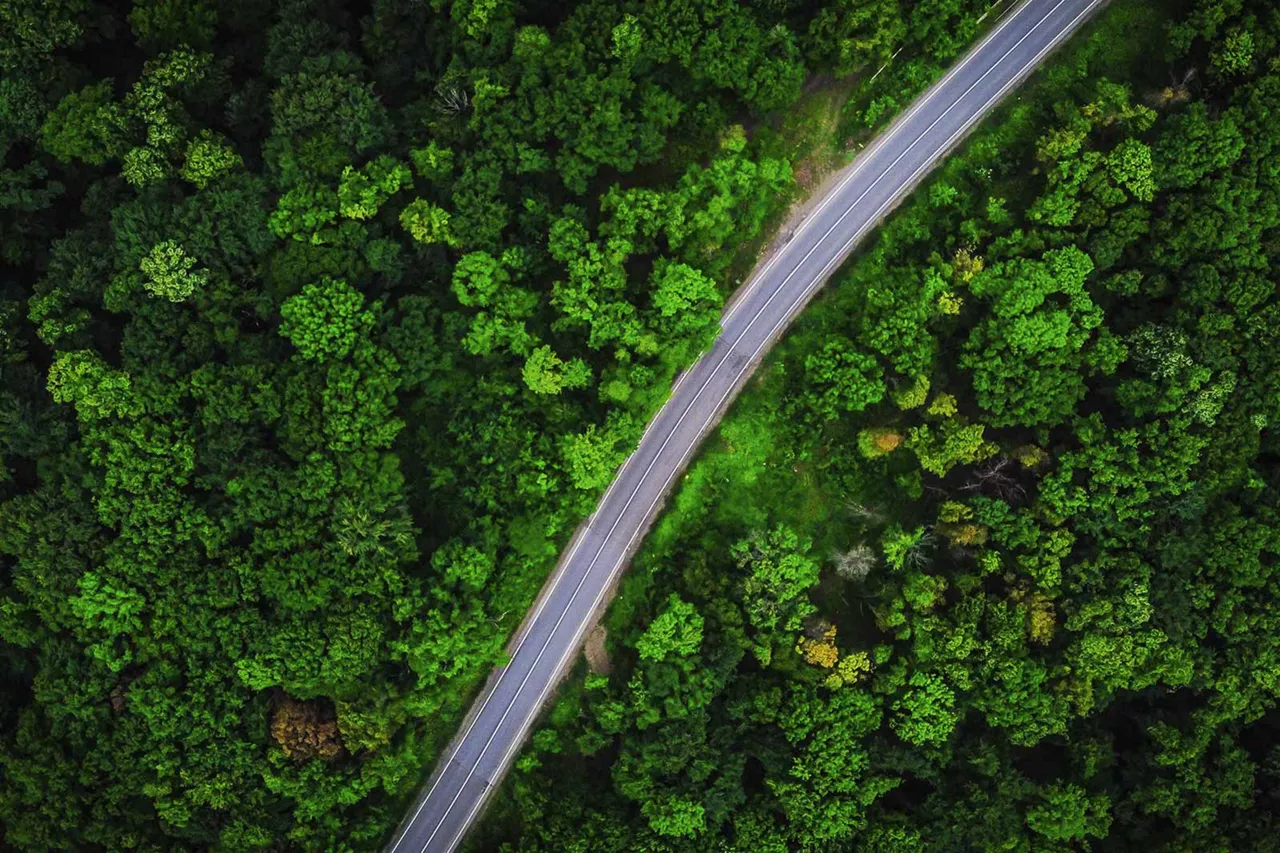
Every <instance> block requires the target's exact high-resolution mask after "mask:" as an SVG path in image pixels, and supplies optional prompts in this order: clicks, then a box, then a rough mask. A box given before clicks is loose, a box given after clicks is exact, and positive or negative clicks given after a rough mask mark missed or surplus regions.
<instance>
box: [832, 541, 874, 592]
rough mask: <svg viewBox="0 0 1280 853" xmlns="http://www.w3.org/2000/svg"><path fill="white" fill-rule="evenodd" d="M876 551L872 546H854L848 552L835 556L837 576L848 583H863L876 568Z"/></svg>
mask: <svg viewBox="0 0 1280 853" xmlns="http://www.w3.org/2000/svg"><path fill="white" fill-rule="evenodd" d="M878 559H879V558H878V557H877V556H876V549H874V548H872V547H871V546H870V545H866V544H863V545H854V546H853V547H852V548H850V549H849V550H848V551H845V552H844V553H842V554H836V555H835V564H836V574H837V575H839V576H840V577H842V578H844V579H845V580H847V581H853V582H855V583H861V582H862V581H864V580H866V578H867V575H869V574H871V570H872V569H874V568H875V567H876V562H877V561H878Z"/></svg>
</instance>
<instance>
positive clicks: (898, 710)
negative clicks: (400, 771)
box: [476, 0, 1280, 853]
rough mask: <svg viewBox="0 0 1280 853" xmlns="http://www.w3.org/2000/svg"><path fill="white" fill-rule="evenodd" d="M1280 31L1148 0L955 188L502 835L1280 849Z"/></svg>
mask: <svg viewBox="0 0 1280 853" xmlns="http://www.w3.org/2000/svg"><path fill="white" fill-rule="evenodd" d="M1278 47H1280V11H1277V9H1276V8H1275V6H1274V4H1273V3H1270V2H1265V0H1257V2H1250V1H1249V0H1196V2H1189V3H1180V2H1170V3H1150V2H1146V0H1134V2H1124V0H1120V2H1115V3H1112V4H1111V5H1110V6H1109V8H1108V9H1107V10H1106V11H1105V12H1104V13H1102V15H1101V16H1100V18H1099V20H1098V21H1097V23H1096V25H1094V26H1093V27H1092V28H1091V29H1090V30H1089V31H1087V33H1086V34H1085V35H1083V36H1082V37H1081V38H1079V39H1077V40H1076V41H1075V42H1073V44H1072V45H1071V46H1070V47H1069V48H1068V49H1067V50H1065V51H1064V52H1063V53H1062V54H1061V55H1059V56H1057V57H1055V58H1054V59H1052V60H1051V61H1050V63H1049V65H1048V67H1047V68H1046V69H1045V71H1044V72H1043V73H1042V74H1041V75H1039V76H1038V77H1037V78H1036V79H1035V80H1034V81H1033V83H1032V85H1031V86H1030V88H1029V89H1028V90H1027V91H1025V92H1024V93H1023V94H1022V96H1021V97H1020V98H1018V99H1016V101H1015V102H1012V103H1009V104H1007V105H1006V106H1005V107H1004V108H1003V109H1002V110H1000V111H999V112H998V113H997V115H996V116H994V117H993V119H992V120H991V121H989V122H987V124H986V125H985V126H984V127H983V128H982V129H981V130H980V131H979V132H978V133H977V134H975V136H974V137H973V138H972V139H971V140H970V142H969V143H968V144H967V145H966V146H965V147H964V148H963V149H961V151H960V152H959V153H958V154H957V155H956V156H955V157H953V158H952V159H950V160H949V161H948V162H947V164H945V165H944V166H943V168H942V169H940V170H939V173H938V174H936V175H935V176H934V177H932V178H931V179H930V180H929V181H928V182H927V183H926V184H925V185H924V186H922V187H921V188H920V189H919V190H918V191H917V192H916V193H915V194H914V195H913V197H912V199H911V200H910V201H909V203H907V204H906V205H904V207H903V208H902V209H900V210H899V211H898V212H897V213H896V214H895V215H894V216H893V217H891V218H890V220H889V221H888V222H887V223H886V224H885V226H884V227H883V228H882V229H881V231H880V233H879V234H878V235H877V236H876V237H875V238H874V239H873V240H872V241H871V242H870V243H869V244H868V245H867V246H866V247H865V248H864V251H863V252H862V253H861V254H860V255H859V256H858V257H856V258H854V259H853V261H851V262H850V263H849V264H847V265H846V267H845V269H844V270H843V271H842V272H841V273H839V274H838V275H837V277H836V280H835V281H834V282H833V284H832V286H831V287H830V288H829V289H828V290H827V291H826V293H824V294H823V295H822V296H821V297H820V298H819V299H818V300H816V301H815V303H814V304H813V305H812V306H810V308H809V309H808V310H807V311H806V312H805V314H804V315H803V316H802V317H801V318H800V320H799V321H798V323H797V326H796V328H795V329H794V330H793V332H792V333H791V334H790V336H789V337H788V338H787V339H786V340H785V341H784V342H783V343H782V344H781V346H780V348H779V351H778V352H777V353H775V354H774V356H773V357H772V358H771V359H770V361H769V362H768V363H767V364H766V365H765V366H764V367H762V368H761V371H760V377H759V379H758V381H757V382H755V383H753V384H752V386H750V388H749V389H748V391H747V392H745V394H744V396H743V399H741V400H740V401H739V403H738V406H737V408H736V409H735V410H734V411H733V412H732V413H731V414H730V416H729V417H728V418H727V419H726V420H725V421H724V422H723V423H722V424H721V426H720V429H719V433H718V435H717V437H716V438H715V439H714V441H713V442H712V443H711V446H710V447H709V448H708V450H707V451H706V452H705V453H704V455H703V457H702V458H701V460H700V461H699V462H698V463H697V464H696V465H695V466H694V468H693V469H692V470H691V471H690V473H689V475H688V477H687V478H686V479H685V480H684V483H683V486H682V488H681V490H680V491H679V492H678V493H677V494H676V495H675V497H674V498H673V501H672V507H671V508H670V509H669V510H668V513H667V515H666V516H665V518H664V519H663V520H662V521H661V522H660V523H659V525H658V526H657V528H656V529H655V530H654V532H653V533H652V534H651V536H650V540H649V543H648V545H647V547H646V549H645V551H644V552H643V553H642V554H641V555H640V556H639V558H638V559H637V561H636V565H635V566H634V567H633V569H632V571H631V574H630V575H629V576H628V577H627V579H626V581H625V582H624V584H623V587H622V589H621V591H620V592H619V595H618V598H617V599H616V600H615V602H614V604H613V607H612V609H611V611H610V613H609V614H608V617H607V619H606V627H607V629H608V635H609V644H608V648H607V650H608V653H609V654H608V666H607V668H606V667H601V666H599V665H596V666H595V667H594V668H592V669H591V670H588V671H580V672H579V674H578V677H577V678H576V679H575V680H573V681H572V682H571V683H570V685H569V686H568V687H567V688H566V689H565V690H564V691H563V693H562V695H561V697H560V698H559V700H558V702H557V704H556V705H555V707H554V708H553V709H552V710H551V712H550V714H549V715H548V719H547V720H546V721H545V723H544V725H543V727H542V728H541V729H540V730H539V731H538V732H537V733H536V734H535V735H534V736H533V738H532V742H531V746H530V748H529V749H527V750H526V754H525V755H524V757H523V758H522V759H521V762H520V765H519V767H518V768H517V770H516V771H515V772H514V773H513V775H512V777H511V778H510V779H509V780H508V783H507V785H506V787H505V788H504V790H503V794H502V796H501V799H500V801H499V802H500V805H499V806H498V807H497V808H495V809H494V810H493V812H492V814H491V818H490V820H489V822H488V823H487V824H486V825H485V826H484V827H482V830H483V836H482V838H481V839H478V840H477V843H476V849H502V850H508V851H517V850H519V851H541V850H546V851H566V850H567V851H584V853H585V851H596V850H680V851H684V850H688V851H702V850H732V851H742V852H743V853H747V851H752V853H754V851H787V850H823V851H827V850H851V851H859V853H889V852H890V851H893V853H902V851H933V850H945V851H976V850H982V851H985V850H1014V851H1039V850H1055V851H1059V850H1061V851H1067V850H1116V851H1131V850H1162V851H1197V853H1199V851H1223V853H1226V851H1242V850H1250V851H1254V850H1256V851H1272V850H1276V849H1278V848H1277V841H1276V838H1277V829H1280V814H1278V813H1277V799H1276V794H1277V790H1280V712H1278V710H1277V702H1278V700H1280V681H1278V680H1277V677H1276V676H1277V672H1280V670H1278V669H1277V666H1278V665H1280V610H1278V609H1277V604H1276V602H1277V600H1278V597H1280V576H1278V575H1277V568H1278V567H1280V431H1278V427H1280V361H1278V360H1277V359H1278V356H1280V347H1278V346H1277V344H1278V343H1280V339H1278V337H1277V336H1278V334H1280V332H1278V330H1280V301H1277V282H1278V281H1280V276H1278V272H1280V171H1278V170H1277V167H1276V164H1277V163H1280V50H1278ZM584 669H585V667H584ZM606 669H607V671H606ZM605 779H607V780H608V782H607V784H606V783H605V782H604V781H603V780H605Z"/></svg>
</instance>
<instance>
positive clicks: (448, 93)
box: [435, 83, 471, 116]
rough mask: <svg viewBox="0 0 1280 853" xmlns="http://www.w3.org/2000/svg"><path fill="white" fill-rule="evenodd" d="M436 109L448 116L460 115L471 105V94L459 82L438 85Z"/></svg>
mask: <svg viewBox="0 0 1280 853" xmlns="http://www.w3.org/2000/svg"><path fill="white" fill-rule="evenodd" d="M435 106H436V111H437V112H439V113H442V114H443V115H447V116H456V115H460V114H461V113H463V112H466V110H467V107H469V106H471V96H470V95H468V94H467V90H466V89H464V88H462V87H461V86H459V85H458V84H457V83H441V84H440V85H439V86H436V105H435Z"/></svg>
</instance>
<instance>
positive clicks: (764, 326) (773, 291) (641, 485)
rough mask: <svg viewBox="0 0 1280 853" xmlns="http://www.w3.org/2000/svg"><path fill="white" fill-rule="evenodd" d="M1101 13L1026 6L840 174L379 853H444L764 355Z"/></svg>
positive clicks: (664, 422) (619, 483)
mask: <svg viewBox="0 0 1280 853" xmlns="http://www.w3.org/2000/svg"><path fill="white" fill-rule="evenodd" d="M1103 2H1104V0H1025V2H1024V3H1023V4H1022V5H1020V6H1019V7H1017V8H1016V9H1014V10H1013V11H1012V12H1010V13H1009V14H1007V15H1006V17H1005V18H1004V19H1003V20H1002V21H1001V22H1000V23H999V24H998V25H996V26H995V27H994V28H993V29H992V30H991V32H990V33H989V34H988V35H987V36H986V37H985V38H984V39H983V40H982V41H981V42H979V43H978V44H977V45H976V46H975V47H974V48H973V49H972V50H971V51H970V52H969V53H968V54H967V55H966V56H965V57H964V58H963V59H962V60H960V62H959V63H958V64H957V65H956V66H955V67H954V68H952V70H951V71H950V72H948V74H947V75H946V76H945V77H944V78H943V79H942V80H940V81H938V83H936V84H935V85H934V86H933V87H932V88H931V89H929V91H927V92H926V93H925V94H924V95H922V96H921V97H920V99H919V100H917V101H916V102H915V103H914V104H913V105H912V106H911V107H910V109H909V110H908V111H907V112H906V113H905V114H903V115H902V116H901V117H900V118H899V119H898V120H897V121H895V122H894V123H893V125H891V126H890V127H889V128H888V129H887V130H886V131H885V132H884V133H883V134H881V135H880V136H879V137H878V138H877V140H876V142H875V143H874V144H873V145H872V146H871V147H869V148H868V149H867V150H866V151H864V152H863V153H862V154H861V155H860V156H859V157H858V158H857V159H856V160H855V161H854V162H853V163H852V164H850V166H849V167H848V168H847V170H846V172H845V174H844V175H843V177H842V178H841V179H840V180H839V181H838V182H837V183H836V184H835V185H834V186H833V188H832V189H831V191H830V192H829V194H828V195H827V197H826V198H825V199H824V200H823V202H822V203H821V204H820V205H818V206H817V208H815V209H814V210H813V211H812V212H811V213H810V214H809V215H808V217H807V218H806V219H805V221H804V223H803V224H802V225H801V226H800V227H799V228H797V229H796V231H795V233H794V235H793V236H792V237H791V238H790V239H789V240H788V241H787V242H786V243H785V244H784V245H783V246H782V247H781V249H779V250H778V251H777V252H775V253H774V255H773V257H772V258H771V259H770V260H769V262H768V263H766V264H765V265H764V266H763V267H761V268H760V269H759V270H758V271H757V272H756V273H755V274H754V275H753V276H752V277H751V279H750V280H749V281H748V282H747V283H746V284H745V285H743V287H742V288H741V289H740V290H739V292H738V294H737V296H736V298H735V299H734V300H733V303H732V305H731V306H730V307H729V309H728V310H727V311H726V312H725V315H724V317H723V318H722V320H721V325H722V332H721V334H720V337H719V338H718V339H717V340H716V342H715V344H714V346H713V347H712V348H711V349H710V350H709V351H708V352H706V353H705V354H704V355H703V356H702V358H701V359H699V360H698V362H697V363H696V364H694V365H693V367H691V368H690V369H689V370H688V371H686V372H685V373H684V374H683V375H682V376H681V377H680V379H679V380H677V382H676V385H675V388H674V390H673V391H672V395H671V398H670V400H669V401H668V402H667V404H666V405H665V406H664V407H663V408H662V410H661V411H659V412H658V414H657V415H656V416H655V417H654V419H653V420H652V421H651V422H650V424H649V427H648V429H647V430H646V431H645V434H644V436H643V437H642V438H641V440H640V443H639V445H638V446H637V447H636V449H635V451H634V453H633V454H632V455H631V457H630V458H629V459H628V460H627V461H626V463H625V464H624V465H623V466H622V467H621V468H620V469H619V471H618V474H617V476H616V478H615V479H614V482H613V484H612V485H611V486H610V487H609V490H608V491H607V492H606V493H605V496H604V498H603V499H602V500H601V502H600V504H599V506H598V507H597V508H596V511H595V513H594V515H592V517H591V519H590V521H589V523H588V525H587V527H586V528H585V529H584V530H582V531H580V532H579V535H578V536H577V537H576V538H575V540H574V541H573V543H572V544H571V545H570V547H569V550H568V552H567V553H566V554H565V556H564V557H563V558H562V560H561V563H560V565H559V567H558V568H557V570H556V575H555V576H554V579H553V581H552V582H551V583H549V584H548V585H547V586H546V587H545V588H544V590H543V593H542V595H541V596H540V598H539V600H538V602H537V603H536V604H535V606H534V611H533V613H532V615H531V616H530V617H528V618H526V619H525V622H524V625H523V626H522V633H521V634H520V635H519V636H518V639H517V640H516V641H515V642H516V649H515V651H514V653H513V655H512V658H511V661H510V663H508V664H507V665H506V666H505V667H503V668H501V669H499V670H497V671H495V673H494V674H493V675H492V676H491V677H490V679H489V683H488V684H487V685H486V688H485V690H484V692H483V693H482V694H481V695H480V697H479V698H478V699H477V700H476V705H475V706H474V707H473V708H472V709H471V713H470V714H469V715H468V717H467V720H466V721H465V722H464V723H463V729H462V734H461V736H460V737H458V738H455V740H454V742H453V744H452V745H451V746H450V748H449V750H448V752H447V757H446V759H445V761H444V763H443V764H442V765H441V766H440V767H438V768H437V769H436V772H435V774H434V776H433V777H432V779H431V781H430V782H429V783H428V785H427V790H426V793H425V794H424V795H422V796H420V797H419V798H418V800H417V801H416V802H415V803H414V805H413V806H412V808H411V809H410V810H409V814H408V816H407V818H406V821H405V823H404V824H403V825H402V826H401V828H400V830H399V831H398V832H397V834H396V836H395V840H394V841H393V842H392V844H391V846H390V847H389V848H388V849H389V850H390V851H391V853H449V851H452V850H453V849H454V848H455V847H456V846H457V845H458V843H459V842H460V841H461V839H462V837H463V835H464V834H465V833H466V832H467V830H468V828H470V826H471V825H472V823H473V821H474V820H475V819H476V815H477V814H478V813H479V811H480V807H481V806H482V805H483V804H484V801H485V798H486V797H487V796H488V795H489V793H490V792H491V791H492V790H493V788H494V787H495V786H496V785H497V784H498V782H499V781H500V780H501V778H502V776H503V774H504V773H505V771H506V768H507V766H508V765H509V764H510V762H511V760H512V759H513V758H514V756H515V754H516V752H517V750H518V749H519V748H520V745H521V744H522V742H523V741H524V739H525V736H526V735H527V734H528V732H529V730H530V728H531V727H532V725H533V721H534V718H535V717H536V716H537V714H538V711H539V710H540V709H541V707H542V704H543V701H544V700H545V699H546V697H547V695H548V693H549V692H550V691H551V689H552V688H553V687H554V685H555V684H556V682H557V680H558V679H559V677H560V676H561V674H562V673H563V671H564V670H565V669H566V667H567V665H568V663H569V661H571V660H572V658H573V656H574V654H575V652H576V651H577V650H578V649H579V648H580V647H581V645H582V641H583V638H584V636H585V634H586V631H587V629H588V628H589V627H590V625H591V623H592V622H593V621H594V618H595V616H596V611H597V610H598V608H599V605H600V602H601V601H602V599H603V598H604V596H605V594H606V592H607V591H608V589H609V588H610V587H611V585H612V583H613V581H614V579H615V578H616V577H617V575H618V574H619V573H620V572H621V571H622V569H623V567H624V566H625V564H626V562H627V560H628V558H629V556H630V554H631V552H632V550H633V549H634V547H635V546H636V544H637V543H638V540H639V539H640V538H641V536H642V535H643V534H644V532H645V530H646V529H647V528H648V526H649V524H650V522H651V521H652V520H653V517H654V516H655V515H656V514H657V512H658V509H659V505H660V504H661V502H662V500H663V498H664V496H665V495H666V494H667V491H668V490H669V487H670V486H671V484H672V482H673V480H674V479H675V478H676V477H677V476H678V475H679V473H680V472H681V471H682V470H683V468H684V466H685V463H686V462H688V460H689V457H690V456H691V455H692V454H693V452H694V450H695V449H696V448H697V447H698V444H699V443H700V442H701V441H702V439H703V437H704V436H705V435H706V434H707V433H708V432H709V431H710V430H711V428H712V426H713V425H714V424H715V423H716V421H717V420H718V418H719V417H720V415H721V413H722V412H723V411H724V409H725V407H726V406H727V405H728V404H729V402H730V400H732V398H733V397H734V396H735V394H736V393H737V392H738V390H739V389H740V388H741V387H742V385H743V383H744V382H745V381H746V379H747V377H748V376H749V375H750V373H751V371H752V369H753V368H754V367H755V365H756V364H757V363H758V362H759V360H760V358H761V356H762V355H763V354H764V353H765V352H766V351H767V350H768V349H769V347H770V345H771V344H772V343H773V342H774V341H775V340H776V339H777V338H778V336H779V335H780V334H781V333H782V331H783V330H784V329H786V327H787V326H788V325H789V324H790V323H791V320H792V319H793V318H794V317H795V315H796V314H797V313H798V312H799V311H800V309H801V308H802V307H803V306H804V305H805V303H806V302H807V301H808V300H809V298H810V297H811V296H812V295H813V294H814V293H815V292H816V291H817V290H818V288H819V287H821V285H822V284H823V282H824V281H825V280H826V278H827V276H828V275H830V274H831V273H832V272H833V271H834V270H835V269H836V268H837V267H838V266H839V265H840V263H841V261H843V260H844V258H845V257H846V256H847V255H848V254H849V252H850V251H851V250H852V248H853V247H854V246H855V245H856V244H857V243H858V241H859V240H860V239H861V238H862V237H863V236H864V235H865V234H866V233H867V232H868V231H870V230H872V229H873V228H874V227H875V226H876V225H877V224H878V222H879V221H880V220H881V219H882V218H883V216H884V215H885V213H887V212H888V211H889V210H890V209H891V208H892V207H893V206H894V205H895V204H896V203H897V202H898V201H900V200H901V199H902V198H903V197H904V196H906V195H907V194H908V193H909V192H910V191H911V189H912V188H913V187H914V186H915V184H916V183H917V182H918V181H919V180H920V178H921V177H922V176H923V175H924V174H925V173H926V172H927V171H928V170H929V169H930V168H931V167H933V166H934V165H936V164H937V163H938V162H939V161H940V160H941V159H942V158H943V156H945V154H946V153H947V151H948V150H949V149H950V148H952V147H953V146H954V145H955V144H956V143H957V142H958V141H959V140H960V139H962V138H963V137H964V135H965V133H966V132H967V131H968V130H970V129H971V128H972V127H973V126H974V125H975V124H976V123H977V122H978V121H979V120H980V119H981V118H982V117H983V116H984V115H986V114H987V113H988V112H989V111H990V110H991V109H992V108H993V107H994V106H995V104H996V103H997V102H998V101H999V100H1000V99H1001V98H1002V97H1003V96H1004V95H1006V94H1007V93H1008V92H1009V91H1011V90H1012V89H1013V88H1014V87H1015V86H1016V85H1017V84H1018V83H1019V82H1020V81H1021V80H1023V79H1024V78H1025V77H1026V76H1027V75H1028V74H1030V73H1031V71H1032V70H1033V69H1034V68H1035V67H1036V65H1037V64H1038V63H1039V62H1040V61H1041V60H1042V59H1043V58H1044V57H1045V56H1046V55H1047V54H1048V53H1049V52H1050V51H1051V50H1052V49H1053V48H1054V47H1055V46H1057V45H1058V44H1060V43H1061V42H1062V41H1063V40H1065V39H1066V38H1067V37H1068V36H1069V35H1070V34H1071V33H1072V32H1073V31H1074V30H1075V29H1076V28H1077V27H1078V26H1080V25H1081V24H1082V23H1083V22H1084V20H1085V19H1086V18H1087V17H1088V16H1089V14H1090V13H1091V12H1093V11H1094V10H1095V9H1096V8H1097V7H1098V6H1100V5H1101V4H1102V3H1103Z"/></svg>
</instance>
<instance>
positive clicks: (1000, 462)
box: [960, 456, 1027, 503]
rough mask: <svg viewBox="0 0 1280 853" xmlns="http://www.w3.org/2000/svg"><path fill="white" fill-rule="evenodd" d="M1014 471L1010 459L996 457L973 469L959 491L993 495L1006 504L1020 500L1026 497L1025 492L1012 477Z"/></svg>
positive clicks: (1015, 469)
mask: <svg viewBox="0 0 1280 853" xmlns="http://www.w3.org/2000/svg"><path fill="white" fill-rule="evenodd" d="M1016 471H1017V468H1016V467H1014V462H1013V460H1012V459H1010V458H1009V457H1008V456H997V457H995V458H994V459H989V460H988V461H986V462H984V463H982V464H981V465H979V466H978V467H977V468H974V469H973V471H972V472H971V473H970V475H969V480H968V482H966V483H965V484H964V485H963V486H961V487H960V491H962V492H986V493H989V494H994V495H996V496H997V497H999V498H1000V499H1001V500H1002V501H1005V502H1006V503H1011V502H1013V501H1015V500H1020V499H1021V498H1024V497H1026V494H1027V490H1026V488H1025V487H1024V486H1023V485H1022V484H1021V483H1019V482H1018V479H1017V478H1016V477H1015V476H1014V473H1015V472H1016Z"/></svg>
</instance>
